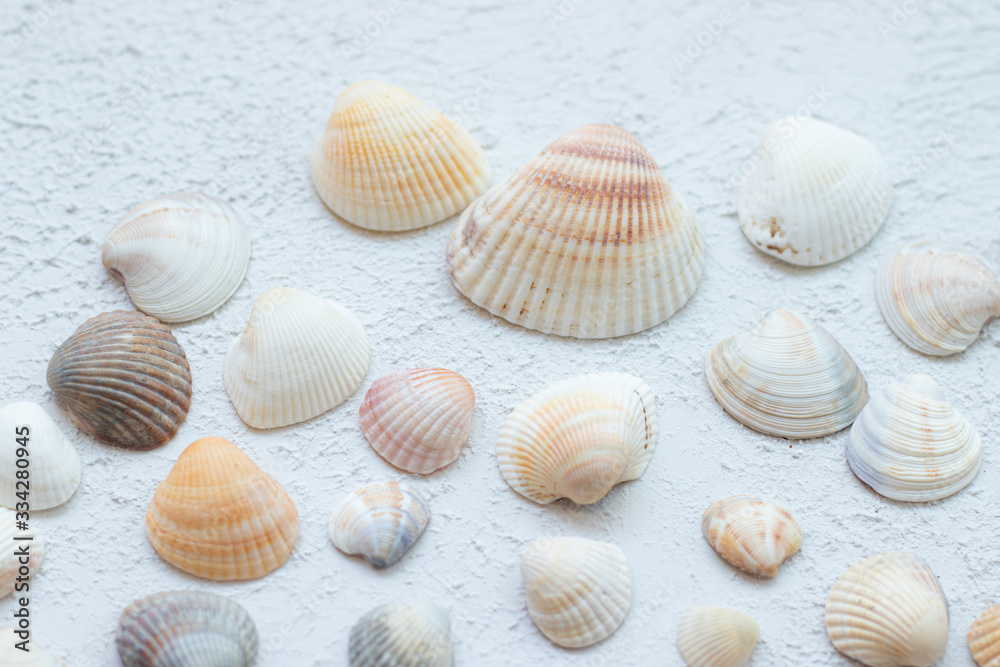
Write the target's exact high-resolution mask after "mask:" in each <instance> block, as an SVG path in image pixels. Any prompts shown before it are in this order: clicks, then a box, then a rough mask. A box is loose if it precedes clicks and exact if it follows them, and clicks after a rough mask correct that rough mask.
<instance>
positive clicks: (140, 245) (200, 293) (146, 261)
mask: <svg viewBox="0 0 1000 667" xmlns="http://www.w3.org/2000/svg"><path fill="white" fill-rule="evenodd" d="M101 261H102V262H103V263H104V268H106V269H107V270H108V271H110V272H111V273H112V274H114V275H115V276H116V277H118V278H120V279H121V280H122V281H123V282H124V283H125V288H126V289H127V290H128V295H129V298H130V299H132V303H134V304H135V306H136V308H138V309H139V310H141V311H142V312H144V313H146V314H148V315H152V316H153V317H156V318H157V319H159V320H161V321H163V322H186V321H188V320H193V319H196V318H199V317H203V316H205V315H208V314H209V313H211V312H212V311H214V310H215V309H216V308H218V307H219V306H221V305H222V304H224V303H225V302H226V301H227V300H228V299H229V297H231V296H232V295H233V293H234V292H235V291H236V289H237V288H238V287H239V286H240V283H241V282H243V276H244V275H246V272H247V266H248V265H249V264H250V232H249V231H248V230H247V226H246V223H244V222H243V220H242V218H240V216H239V215H238V214H237V213H236V211H234V210H233V209H232V207H231V206H229V204H227V203H226V202H224V201H222V200H221V199H216V198H215V197H209V196H208V195H202V194H194V193H190V192H180V193H177V194H172V195H167V196H165V197H158V198H156V199H153V200H151V201H148V202H146V203H145V204H140V205H138V206H136V207H134V208H132V209H131V210H130V211H129V212H128V213H126V214H125V217H124V218H122V219H121V220H119V221H118V224H116V225H115V226H114V228H113V229H112V230H111V233H110V234H109V235H108V239H107V240H106V241H105V242H104V248H103V250H102V251H101Z"/></svg>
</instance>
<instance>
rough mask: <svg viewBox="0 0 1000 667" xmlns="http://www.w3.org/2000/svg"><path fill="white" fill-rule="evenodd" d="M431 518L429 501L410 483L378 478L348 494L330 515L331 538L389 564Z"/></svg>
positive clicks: (346, 550)
mask: <svg viewBox="0 0 1000 667" xmlns="http://www.w3.org/2000/svg"><path fill="white" fill-rule="evenodd" d="M430 520H431V510H430V507H428V506H427V502H426V501H425V500H424V499H423V497H422V496H421V495H420V494H419V493H417V490H416V489H414V488H413V487H412V486H410V485H409V484H401V483H399V482H377V483H375V484H369V485H368V486H363V487H361V488H360V489H357V490H356V491H353V492H351V493H349V494H347V495H346V496H345V497H344V498H343V499H342V500H341V501H340V502H339V503H337V507H336V508H334V510H333V516H332V517H331V518H330V527H329V532H330V540H331V541H332V542H333V545H334V546H335V547H337V548H338V549H340V550H341V551H343V552H344V553H345V554H349V555H352V556H361V557H363V558H364V559H365V560H367V561H368V562H369V563H371V564H372V565H373V566H375V567H376V568H383V567H389V566H390V565H392V564H393V563H395V562H396V561H398V560H399V559H400V558H402V557H403V554H405V553H406V552H407V551H408V550H409V549H410V547H412V546H413V545H414V543H416V541H417V540H418V539H420V536H421V535H422V534H423V532H424V529H425V528H427V523H428V522H429V521H430Z"/></svg>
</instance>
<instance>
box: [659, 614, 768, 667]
mask: <svg viewBox="0 0 1000 667" xmlns="http://www.w3.org/2000/svg"><path fill="white" fill-rule="evenodd" d="M758 638H760V627H759V626H758V625H757V621H755V620H753V619H752V618H751V617H749V616H747V615H746V614H744V613H742V612H739V611H736V610H734V609H726V608H725V607H707V606H705V607H694V608H693V609H688V610H687V611H686V612H684V615H683V616H682V617H681V624H680V627H679V628H678V630H677V649H678V650H679V651H680V652H681V657H682V658H684V662H685V664H687V666H688V667H743V666H744V665H746V664H747V663H748V662H750V656H751V655H753V650H754V648H755V647H756V646H757V639H758Z"/></svg>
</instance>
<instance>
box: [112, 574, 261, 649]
mask: <svg viewBox="0 0 1000 667" xmlns="http://www.w3.org/2000/svg"><path fill="white" fill-rule="evenodd" d="M257 643H258V642H257V627H256V626H255V625H254V622H253V619H252V618H251V617H250V614H248V613H247V611H246V610H245V609H244V608H243V607H241V606H240V605H238V604H236V603H235V602H232V601H231V600H227V599H226V598H224V597H222V596H219V595H215V594H213V593H202V592H198V591H171V592H167V593H155V594H153V595H149V596H147V597H144V598H142V599H140V600H136V601H135V602H133V603H132V604H130V605H129V606H128V607H126V608H125V611H123V612H122V615H121V618H120V619H119V620H118V636H117V644H118V655H119V656H121V659H122V663H123V664H124V665H125V667H194V666H195V665H206V666H208V665H218V666H219V667H223V666H224V667H249V665H251V664H253V661H254V659H255V658H256V657H257Z"/></svg>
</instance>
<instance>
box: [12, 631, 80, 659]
mask: <svg viewBox="0 0 1000 667" xmlns="http://www.w3.org/2000/svg"><path fill="white" fill-rule="evenodd" d="M34 634H35V633H34V632H32V633H31V641H30V642H29V644H28V648H29V652H27V653H25V652H24V651H22V650H20V649H18V648H14V644H15V643H17V642H21V641H24V640H23V639H22V638H21V637H19V636H17V635H15V634H14V628H13V627H6V628H4V629H3V630H0V667H67V666H68V664H69V663H67V662H66V661H65V660H63V659H62V658H60V657H59V656H57V655H53V654H51V653H49V652H48V651H46V650H45V649H44V648H42V647H41V646H39V645H38V642H37V641H36V640H35V637H34Z"/></svg>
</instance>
